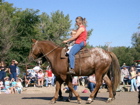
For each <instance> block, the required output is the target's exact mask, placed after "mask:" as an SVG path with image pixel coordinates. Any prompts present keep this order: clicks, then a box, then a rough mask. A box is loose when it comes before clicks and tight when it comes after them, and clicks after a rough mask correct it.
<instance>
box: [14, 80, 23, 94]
mask: <svg viewBox="0 0 140 105" xmlns="http://www.w3.org/2000/svg"><path fill="white" fill-rule="evenodd" d="M22 88H23V86H22V79H21V78H18V79H17V84H16V90H17V92H18V93H19V94H21V92H22Z"/></svg>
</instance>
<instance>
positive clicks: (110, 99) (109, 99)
mask: <svg viewBox="0 0 140 105" xmlns="http://www.w3.org/2000/svg"><path fill="white" fill-rule="evenodd" d="M113 100H114V99H113V98H108V100H107V101H106V102H107V103H110V102H111V101H113Z"/></svg>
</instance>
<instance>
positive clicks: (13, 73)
mask: <svg viewBox="0 0 140 105" xmlns="http://www.w3.org/2000/svg"><path fill="white" fill-rule="evenodd" d="M17 64H18V62H17V61H16V60H12V63H11V65H10V66H9V74H10V80H11V79H12V78H14V79H15V81H16V77H17V73H16V68H17Z"/></svg>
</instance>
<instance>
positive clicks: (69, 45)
mask: <svg viewBox="0 0 140 105" xmlns="http://www.w3.org/2000/svg"><path fill="white" fill-rule="evenodd" d="M75 34H76V30H72V31H71V37H73V36H74V35H75ZM74 43H75V41H74V40H73V41H71V42H69V43H68V51H67V54H69V52H70V50H71V48H72V47H73V45H74Z"/></svg>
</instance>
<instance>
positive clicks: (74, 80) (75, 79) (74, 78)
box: [72, 76, 78, 90]
mask: <svg viewBox="0 0 140 105" xmlns="http://www.w3.org/2000/svg"><path fill="white" fill-rule="evenodd" d="M72 84H73V88H74V90H77V87H78V77H77V76H74V77H73V79H72Z"/></svg>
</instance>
